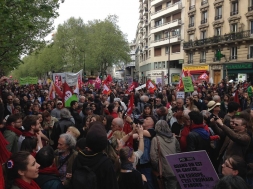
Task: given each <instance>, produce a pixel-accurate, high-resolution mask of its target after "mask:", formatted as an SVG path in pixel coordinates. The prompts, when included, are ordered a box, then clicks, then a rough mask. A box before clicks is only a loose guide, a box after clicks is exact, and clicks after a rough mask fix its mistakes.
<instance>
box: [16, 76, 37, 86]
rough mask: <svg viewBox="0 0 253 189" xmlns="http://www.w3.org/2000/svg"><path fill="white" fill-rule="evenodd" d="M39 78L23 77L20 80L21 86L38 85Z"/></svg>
mask: <svg viewBox="0 0 253 189" xmlns="http://www.w3.org/2000/svg"><path fill="white" fill-rule="evenodd" d="M37 83H38V77H23V78H20V79H19V84H20V85H29V84H37Z"/></svg>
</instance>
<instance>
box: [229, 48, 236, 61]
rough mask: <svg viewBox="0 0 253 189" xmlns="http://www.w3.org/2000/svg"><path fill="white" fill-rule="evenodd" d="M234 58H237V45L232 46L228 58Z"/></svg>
mask: <svg viewBox="0 0 253 189" xmlns="http://www.w3.org/2000/svg"><path fill="white" fill-rule="evenodd" d="M235 59H237V47H232V48H231V56H230V60H235Z"/></svg>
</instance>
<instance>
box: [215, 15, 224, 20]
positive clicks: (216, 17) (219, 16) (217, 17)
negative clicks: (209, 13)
mask: <svg viewBox="0 0 253 189" xmlns="http://www.w3.org/2000/svg"><path fill="white" fill-rule="evenodd" d="M219 19H222V15H218V16H215V17H214V20H219Z"/></svg>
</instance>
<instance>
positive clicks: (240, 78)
mask: <svg viewBox="0 0 253 189" xmlns="http://www.w3.org/2000/svg"><path fill="white" fill-rule="evenodd" d="M237 81H238V82H244V81H247V74H245V73H244V74H243V73H239V74H238V80H237Z"/></svg>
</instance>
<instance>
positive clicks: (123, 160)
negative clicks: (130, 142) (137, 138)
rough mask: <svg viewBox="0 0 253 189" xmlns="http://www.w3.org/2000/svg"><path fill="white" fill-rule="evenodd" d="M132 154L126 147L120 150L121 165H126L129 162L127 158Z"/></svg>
mask: <svg viewBox="0 0 253 189" xmlns="http://www.w3.org/2000/svg"><path fill="white" fill-rule="evenodd" d="M133 152H134V150H133V149H132V148H130V147H128V146H126V147H123V148H121V149H120V151H119V157H120V161H121V163H128V162H129V160H128V158H129V157H131V156H132V155H133Z"/></svg>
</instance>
